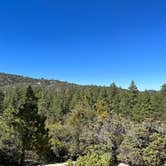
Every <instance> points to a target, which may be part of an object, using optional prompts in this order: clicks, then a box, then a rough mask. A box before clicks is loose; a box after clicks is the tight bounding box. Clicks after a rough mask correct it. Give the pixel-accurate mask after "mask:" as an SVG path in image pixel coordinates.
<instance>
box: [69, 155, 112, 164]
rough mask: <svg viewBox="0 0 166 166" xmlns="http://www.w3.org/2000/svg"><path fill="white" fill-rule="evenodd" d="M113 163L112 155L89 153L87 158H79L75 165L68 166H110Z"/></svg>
mask: <svg viewBox="0 0 166 166" xmlns="http://www.w3.org/2000/svg"><path fill="white" fill-rule="evenodd" d="M111 161H112V156H111V155H110V153H104V154H97V153H92V154H90V153H89V154H87V155H86V156H83V157H79V158H78V159H77V161H76V163H75V164H72V163H71V162H69V163H68V165H67V166H92V165H93V166H110V163H111Z"/></svg>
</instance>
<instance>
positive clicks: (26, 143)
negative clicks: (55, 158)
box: [13, 86, 49, 165]
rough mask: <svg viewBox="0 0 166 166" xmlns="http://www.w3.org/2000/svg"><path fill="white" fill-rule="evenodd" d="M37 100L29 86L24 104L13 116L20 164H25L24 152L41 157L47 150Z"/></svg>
mask: <svg viewBox="0 0 166 166" xmlns="http://www.w3.org/2000/svg"><path fill="white" fill-rule="evenodd" d="M37 100H38V99H37V98H36V97H35V95H34V92H33V90H32V88H31V86H29V87H28V88H27V91H26V97H25V103H24V104H23V105H22V106H20V108H19V110H18V112H17V113H15V114H14V116H15V119H16V121H15V123H13V125H14V128H15V129H16V130H17V131H18V133H19V135H20V140H21V144H22V148H21V159H20V164H21V165H24V164H25V159H26V152H27V151H34V152H36V153H37V154H38V155H41V154H42V156H43V154H44V152H45V150H48V149H46V148H48V147H49V146H48V130H46V129H45V120H46V119H45V117H42V116H40V115H39V114H38V104H37Z"/></svg>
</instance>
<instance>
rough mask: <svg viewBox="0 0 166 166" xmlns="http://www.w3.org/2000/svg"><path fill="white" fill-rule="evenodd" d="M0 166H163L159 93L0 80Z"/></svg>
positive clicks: (165, 138) (165, 150)
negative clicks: (64, 164) (57, 164)
mask: <svg viewBox="0 0 166 166" xmlns="http://www.w3.org/2000/svg"><path fill="white" fill-rule="evenodd" d="M0 88H1V91H0V164H2V165H5V166H7V165H9V166H11V165H32V164H39V163H49V162H64V161H67V160H69V162H68V166H73V164H72V163H71V162H70V160H74V161H76V163H75V164H74V166H99V165H100V166H110V165H111V166H116V165H118V163H120V162H123V163H126V164H129V165H131V166H164V165H166V85H165V84H164V85H163V86H162V87H161V90H160V91H143V92H142V91H139V90H138V88H137V86H136V84H135V83H134V81H132V82H131V85H129V88H128V89H122V88H119V87H117V86H116V85H115V84H114V83H112V84H111V85H110V86H108V87H102V86H79V85H75V84H69V83H66V82H60V81H54V80H46V79H32V78H27V77H22V76H16V75H8V74H0Z"/></svg>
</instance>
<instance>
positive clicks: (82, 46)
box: [0, 0, 166, 90]
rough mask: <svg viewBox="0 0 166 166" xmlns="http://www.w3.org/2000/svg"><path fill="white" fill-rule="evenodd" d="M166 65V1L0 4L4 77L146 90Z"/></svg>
mask: <svg viewBox="0 0 166 166" xmlns="http://www.w3.org/2000/svg"><path fill="white" fill-rule="evenodd" d="M165 64H166V1H165V0H5V1H0V72H6V73H13V74H21V75H25V76H30V77H37V78H49V79H58V80H64V81H68V82H73V83H78V84H83V85H84V84H96V85H110V84H111V83H112V82H115V83H116V84H117V85H118V86H121V87H123V88H127V87H128V86H129V84H130V82H131V80H135V82H136V84H137V86H138V88H139V89H140V90H144V89H160V86H161V85H162V84H163V83H166V65H165Z"/></svg>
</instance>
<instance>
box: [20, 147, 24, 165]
mask: <svg viewBox="0 0 166 166" xmlns="http://www.w3.org/2000/svg"><path fill="white" fill-rule="evenodd" d="M20 165H21V166H23V165H25V148H24V147H22V152H21V159H20Z"/></svg>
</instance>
